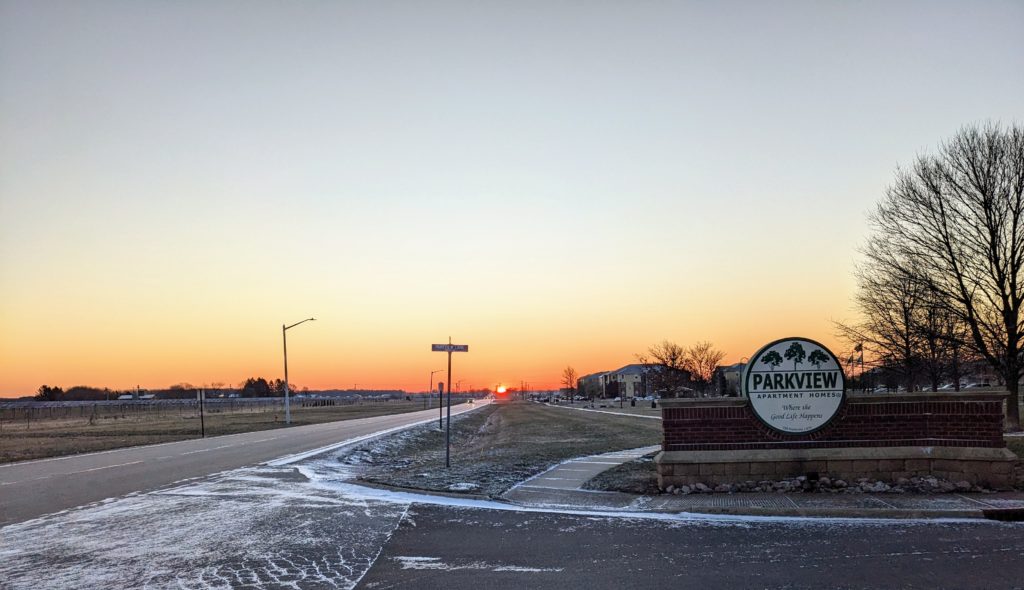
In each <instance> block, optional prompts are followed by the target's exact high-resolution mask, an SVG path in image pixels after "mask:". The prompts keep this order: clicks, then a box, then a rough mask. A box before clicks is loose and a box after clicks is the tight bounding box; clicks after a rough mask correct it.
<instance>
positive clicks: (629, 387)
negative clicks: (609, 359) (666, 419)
mask: <svg viewBox="0 0 1024 590" xmlns="http://www.w3.org/2000/svg"><path fill="white" fill-rule="evenodd" d="M603 380H604V384H605V386H606V387H605V389H606V391H609V392H614V395H615V396H616V397H619V396H621V397H625V398H627V399H628V398H631V397H643V396H646V395H647V366H646V365H641V364H633V365H626V366H625V367H622V368H620V369H616V370H614V371H609V372H607V373H605V374H604V376H603Z"/></svg>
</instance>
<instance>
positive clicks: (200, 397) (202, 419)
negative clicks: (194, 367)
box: [196, 389, 206, 438]
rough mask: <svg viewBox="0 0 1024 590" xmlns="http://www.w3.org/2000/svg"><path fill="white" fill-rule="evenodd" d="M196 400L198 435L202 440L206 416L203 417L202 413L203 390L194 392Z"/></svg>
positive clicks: (204, 398) (204, 392)
mask: <svg viewBox="0 0 1024 590" xmlns="http://www.w3.org/2000/svg"><path fill="white" fill-rule="evenodd" d="M196 400H197V401H198V402H199V429H200V430H199V433H200V435H201V436H202V437H203V438H206V416H205V415H204V414H205V412H204V411H203V410H204V408H203V402H205V401H206V390H205V389H197V390H196Z"/></svg>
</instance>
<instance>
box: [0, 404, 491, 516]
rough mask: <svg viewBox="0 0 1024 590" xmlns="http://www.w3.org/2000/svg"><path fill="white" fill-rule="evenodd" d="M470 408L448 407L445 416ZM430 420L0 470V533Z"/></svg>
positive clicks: (404, 418) (206, 442)
mask: <svg viewBox="0 0 1024 590" xmlns="http://www.w3.org/2000/svg"><path fill="white" fill-rule="evenodd" d="M479 406H480V404H479V403H478V404H476V407H479ZM473 407H474V406H469V405H459V406H455V407H453V408H452V415H457V414H460V413H462V412H465V411H468V410H472V409H473ZM430 418H433V419H437V410H436V409H433V410H423V411H420V412H410V413H407V414H398V415H393V416H375V417H373V418H359V419H356V420H345V421H342V422H330V423H327V424H312V425H309V426H297V427H294V428H280V429H276V430H263V431H260V432H247V433H244V434H232V435H227V436H217V437H210V438H206V439H196V440H187V441H181V442H175V443H166V444H159V445H152V446H145V447H130V448H126V449H117V450H113V451H104V452H101V453H90V454H85V455H72V456H69V457H58V458H54V459H42V460H38V461H26V462H22V463H12V464H7V465H2V466H0V526H3V525H7V524H11V523H15V522H22V521H25V520H29V519H32V518H36V517H38V516H42V515H44V514H50V513H53V512H58V511H61V510H65V509H68V508H74V507H77V506H82V505H85V504H89V503H92V502H97V501H99V500H104V499H107V498H115V497H119V496H123V495H125V494H130V493H132V492H145V491H151V490H155V489H158V488H160V487H162V486H166V485H168V484H171V483H175V482H179V481H182V480H186V479H191V478H196V477H202V476H206V475H210V474H212V473H217V472H220V471H225V470H228V469H236V468H239V467H244V466H247V465H254V464H257V463H261V462H265V461H270V460H273V459H279V458H281V457H283V456H287V455H292V454H296V453H303V452H307V451H310V450H313V449H318V448H321V447H324V446H328V445H331V444H335V443H339V442H341V441H345V440H348V439H352V438H355V437H359V436H364V435H367V434H371V433H374V432H378V431H381V430H387V429H392V428H399V427H402V426H406V425H409V424H413V423H416V422H422V421H424V420H427V419H430Z"/></svg>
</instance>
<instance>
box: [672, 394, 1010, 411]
mask: <svg viewBox="0 0 1024 590" xmlns="http://www.w3.org/2000/svg"><path fill="white" fill-rule="evenodd" d="M1008 396H1009V394H1008V393H1006V392H999V391H985V392H978V393H963V392H961V393H956V392H941V393H939V392H921V391H915V392H913V393H850V392H847V394H846V401H847V402H851V403H859V404H869V403H881V402H884V403H892V402H945V401H959V402H994V401H1003V400H1005V399H1006V398H1007V397H1008ZM747 401H748V400H747V398H745V397H679V398H662V399H661V401H659V402H658V404H659V405H660V406H661V407H662V408H701V407H711V408H729V407H738V406H746V405H747Z"/></svg>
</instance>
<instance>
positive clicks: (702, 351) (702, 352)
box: [683, 341, 725, 393]
mask: <svg viewBox="0 0 1024 590" xmlns="http://www.w3.org/2000/svg"><path fill="white" fill-rule="evenodd" d="M723 358H725V353H724V352H722V351H721V350H718V349H716V348H715V346H714V345H713V344H711V343H710V342H707V341H705V342H698V343H697V344H694V345H693V346H691V347H690V348H687V349H686V351H685V353H684V354H683V368H685V369H686V370H687V371H689V372H690V374H691V376H692V377H693V380H694V382H695V383H696V384H697V386H698V387H699V388H700V389H701V390H702V391H704V392H705V393H706V392H707V387H708V385H710V384H711V378H712V377H713V376H714V374H715V369H717V368H718V364H719V363H721V362H722V359H723Z"/></svg>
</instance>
